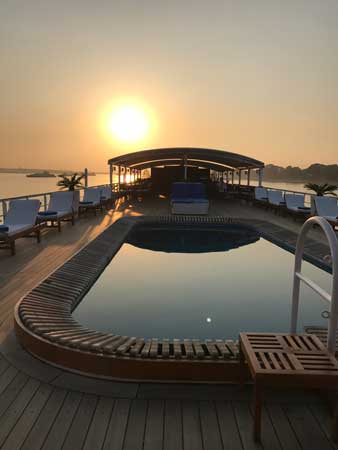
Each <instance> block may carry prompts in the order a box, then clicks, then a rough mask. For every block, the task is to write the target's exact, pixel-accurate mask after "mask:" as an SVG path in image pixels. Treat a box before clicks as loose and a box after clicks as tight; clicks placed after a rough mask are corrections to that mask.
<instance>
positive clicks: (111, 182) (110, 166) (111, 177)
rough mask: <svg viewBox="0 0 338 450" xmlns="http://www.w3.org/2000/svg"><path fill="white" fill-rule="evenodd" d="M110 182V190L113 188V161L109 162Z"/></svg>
mask: <svg viewBox="0 0 338 450" xmlns="http://www.w3.org/2000/svg"><path fill="white" fill-rule="evenodd" d="M109 184H110V190H112V188H113V165H112V163H110V164H109Z"/></svg>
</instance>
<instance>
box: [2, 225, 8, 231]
mask: <svg viewBox="0 0 338 450" xmlns="http://www.w3.org/2000/svg"><path fill="white" fill-rule="evenodd" d="M7 231H9V228H8V227H7V226H6V225H0V233H6V232H7Z"/></svg>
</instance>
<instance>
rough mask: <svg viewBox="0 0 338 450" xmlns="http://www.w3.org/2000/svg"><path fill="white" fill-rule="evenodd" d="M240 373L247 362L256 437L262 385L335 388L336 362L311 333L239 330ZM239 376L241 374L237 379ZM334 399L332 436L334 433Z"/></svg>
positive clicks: (337, 420) (337, 421) (337, 385)
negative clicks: (250, 377)
mask: <svg viewBox="0 0 338 450" xmlns="http://www.w3.org/2000/svg"><path fill="white" fill-rule="evenodd" d="M239 351H240V365H241V371H240V373H241V374H243V373H244V369H245V361H246V362H247V363H248V366H249V369H250V373H251V375H252V377H253V381H254V404H255V421H254V437H255V439H256V440H260V435H261V409H262V391H263V389H264V388H265V387H268V386H269V387H299V388H300V387H301V388H310V389H315V388H318V389H328V390H333V391H335V395H337V391H338V363H337V361H336V359H335V357H334V356H333V355H331V354H330V353H329V352H328V351H327V349H326V347H325V346H324V345H323V343H322V342H321V341H320V340H319V339H318V338H317V337H316V336H314V335H308V334H298V335H295V334H285V333H278V334H274V333H240V337H239ZM242 380H243V378H242V377H241V382H242ZM337 426H338V417H337V402H336V412H335V419H334V428H333V430H334V433H333V434H334V437H335V438H336V437H337Z"/></svg>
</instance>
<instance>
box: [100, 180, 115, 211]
mask: <svg viewBox="0 0 338 450" xmlns="http://www.w3.org/2000/svg"><path fill="white" fill-rule="evenodd" d="M112 203H113V193H112V190H111V186H110V185H109V186H104V187H103V188H102V189H101V204H103V205H104V206H105V207H106V208H107V209H110V208H111V207H112Z"/></svg>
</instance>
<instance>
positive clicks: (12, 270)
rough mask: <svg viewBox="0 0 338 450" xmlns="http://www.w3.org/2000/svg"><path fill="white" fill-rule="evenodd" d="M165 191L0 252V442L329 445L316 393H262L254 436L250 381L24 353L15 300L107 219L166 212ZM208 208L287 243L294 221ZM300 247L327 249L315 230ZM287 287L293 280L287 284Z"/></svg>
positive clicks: (230, 207) (231, 207)
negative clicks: (89, 367) (94, 365)
mask: <svg viewBox="0 0 338 450" xmlns="http://www.w3.org/2000/svg"><path fill="white" fill-rule="evenodd" d="M168 214H169V204H168V200H167V199H165V198H157V199H152V200H147V201H144V202H141V203H138V202H125V203H120V204H118V205H117V208H116V209H115V210H114V211H109V212H107V213H104V214H98V215H97V216H96V217H94V216H92V215H88V216H87V217H83V218H81V219H79V220H78V221H77V223H76V225H75V226H74V227H71V225H70V224H66V225H63V231H62V233H57V231H56V230H46V231H45V232H44V235H43V238H42V242H41V244H40V245H38V244H36V243H35V242H34V241H33V240H29V239H22V240H20V241H18V245H17V255H16V256H15V257H11V256H9V255H8V254H7V253H6V252H5V251H3V252H1V253H0V274H1V275H0V327H1V328H0V352H1V353H0V448H1V449H19V448H23V449H34V450H37V449H40V448H43V449H61V448H62V449H72V450H74V449H82V448H84V449H94V448H95V449H105V450H107V449H133V450H134V449H136V450H137V449H145V450H147V449H148V450H149V449H156V450H158V449H162V448H163V449H166V450H170V449H173V450H180V449H184V450H187V449H193V450H198V449H204V450H208V449H211V450H217V449H230V448H231V449H252V448H254V449H256V448H257V449H262V448H264V449H275V448H276V449H292V450H293V449H299V448H304V449H318V448H322V449H331V448H338V446H337V445H336V444H334V443H333V442H332V441H331V439H330V414H329V410H328V407H327V405H326V403H325V402H324V399H323V397H322V396H320V395H319V394H318V393H317V392H312V391H311V392H302V391H299V390H297V391H295V392H285V391H283V392H271V393H268V394H267V396H266V401H265V408H264V415H263V429H262V431H263V432H262V443H261V444H257V443H255V442H254V441H253V438H252V422H253V419H252V417H253V416H252V406H251V394H252V392H251V391H252V388H251V386H250V385H247V386H246V387H245V389H243V390H241V389H239V387H238V386H236V385H207V384H203V385H200V384H198V385H197V384H194V385H186V384H184V385H182V384H167V383H164V384H159V383H132V382H128V383H126V382H118V381H105V380H98V379H93V378H90V377H85V376H82V375H79V374H75V373H70V372H67V371H64V370H61V369H59V368H55V367H52V366H50V365H48V364H45V363H43V362H41V361H39V360H37V359H35V358H34V357H32V356H31V355H30V354H29V353H27V352H25V351H24V350H23V349H22V348H21V347H20V346H19V344H18V343H17V341H16V338H15V335H14V332H13V308H14V305H15V304H16V303H17V301H18V300H19V299H20V298H21V297H22V296H23V295H25V294H26V293H27V292H28V291H29V290H31V289H32V288H33V287H34V286H35V285H37V284H38V283H39V282H40V281H42V280H43V279H44V278H45V277H46V276H47V275H48V274H50V273H51V272H52V271H53V270H55V269H56V268H57V267H59V266H60V265H61V264H63V263H64V262H65V261H66V260H67V259H68V258H70V257H71V256H72V255H73V254H75V253H76V252H77V251H78V250H79V249H81V248H82V247H83V246H84V245H86V244H87V243H88V242H90V241H91V240H92V239H94V238H95V237H96V236H97V235H98V234H99V233H100V232H102V231H103V230H104V229H106V227H107V226H109V225H110V224H112V223H113V222H115V221H116V220H117V219H119V218H121V217H123V216H126V215H152V216H154V215H168ZM210 215H212V216H225V217H234V218H243V219H247V218H250V219H254V220H256V221H259V222H260V223H261V224H262V226H264V227H265V229H266V230H269V232H270V233H271V235H274V236H276V238H278V239H282V240H284V241H285V242H286V243H288V244H289V245H294V244H295V241H296V237H297V232H298V230H299V228H300V226H301V223H300V222H295V221H294V220H292V219H290V218H289V217H282V216H279V215H275V214H273V213H272V212H271V211H266V210H263V209H260V208H257V207H252V206H248V205H247V204H242V203H240V202H238V201H228V202H225V201H221V200H219V201H218V200H217V201H213V202H212V203H211V209H210ZM307 250H308V252H309V253H311V254H313V255H314V256H317V257H318V258H320V257H322V256H323V255H326V254H328V253H329V251H328V247H327V245H326V244H325V242H324V240H323V237H322V236H321V234H320V233H319V232H318V231H316V230H315V231H314V232H313V233H312V235H311V241H310V242H309V244H308V248H307ZM290 289H291V286H290Z"/></svg>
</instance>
